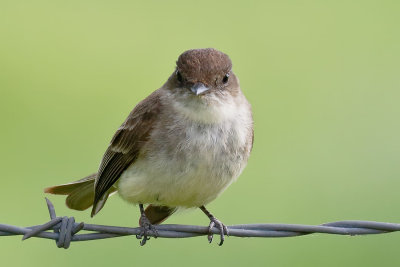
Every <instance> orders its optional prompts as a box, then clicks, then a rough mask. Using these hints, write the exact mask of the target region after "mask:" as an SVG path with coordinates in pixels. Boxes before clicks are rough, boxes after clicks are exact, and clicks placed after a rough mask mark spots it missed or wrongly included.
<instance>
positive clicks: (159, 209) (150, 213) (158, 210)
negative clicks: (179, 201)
mask: <svg viewBox="0 0 400 267" xmlns="http://www.w3.org/2000/svg"><path fill="white" fill-rule="evenodd" d="M175 211H176V208H170V207H166V206H155V205H149V206H147V208H146V209H145V211H144V213H145V214H146V217H147V219H149V221H150V223H151V224H160V223H162V222H163V221H165V220H166V219H167V218H168V217H169V216H171V215H172V214H173V213H174V212H175Z"/></svg>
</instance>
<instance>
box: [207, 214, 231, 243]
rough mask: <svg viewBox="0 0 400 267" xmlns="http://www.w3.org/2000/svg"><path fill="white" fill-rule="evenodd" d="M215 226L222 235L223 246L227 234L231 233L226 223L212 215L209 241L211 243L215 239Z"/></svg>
mask: <svg viewBox="0 0 400 267" xmlns="http://www.w3.org/2000/svg"><path fill="white" fill-rule="evenodd" d="M214 226H215V227H216V228H218V230H219V235H220V242H219V245H220V246H222V244H223V243H224V241H225V235H227V236H228V235H229V231H228V227H226V226H225V224H223V223H222V222H221V221H220V220H218V219H217V218H215V217H211V218H210V225H209V226H208V237H207V238H208V242H209V243H211V242H212V241H213V236H214V235H213V233H212V229H213V228H214Z"/></svg>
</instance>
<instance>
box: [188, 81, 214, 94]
mask: <svg viewBox="0 0 400 267" xmlns="http://www.w3.org/2000/svg"><path fill="white" fill-rule="evenodd" d="M208 90H210V88H208V87H207V86H205V85H204V84H203V83H195V84H194V85H193V86H192V87H191V88H190V91H192V92H193V93H194V94H195V95H199V94H201V93H204V92H206V91H208Z"/></svg>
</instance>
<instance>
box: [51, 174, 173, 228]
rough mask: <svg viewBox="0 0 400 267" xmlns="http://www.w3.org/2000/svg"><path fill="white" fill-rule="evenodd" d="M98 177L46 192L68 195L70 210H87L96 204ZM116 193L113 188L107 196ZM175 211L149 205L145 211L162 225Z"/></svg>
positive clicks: (52, 187)
mask: <svg viewBox="0 0 400 267" xmlns="http://www.w3.org/2000/svg"><path fill="white" fill-rule="evenodd" d="M96 177H97V173H94V174H92V175H89V176H87V177H85V178H83V179H80V180H78V181H75V182H72V183H68V184H61V185H56V186H51V187H47V188H45V189H44V192H45V193H50V194H55V195H67V199H66V200H65V203H66V204H67V207H68V208H70V209H74V210H86V209H88V208H90V207H91V206H92V205H93V202H94V183H95V180H96ZM115 191H117V188H115V187H111V188H110V190H109V192H107V193H108V194H106V196H107V197H108V195H109V194H111V193H113V192H115ZM107 197H105V199H104V200H102V203H99V204H100V205H101V206H102V205H104V204H105V201H106V200H107ZM175 211H176V208H170V207H166V206H157V205H149V206H147V208H146V210H145V214H146V217H147V218H148V219H149V221H150V223H151V224H160V223H162V222H163V221H165V220H166V219H167V218H168V217H169V216H171V215H172V214H173V213H174V212H175Z"/></svg>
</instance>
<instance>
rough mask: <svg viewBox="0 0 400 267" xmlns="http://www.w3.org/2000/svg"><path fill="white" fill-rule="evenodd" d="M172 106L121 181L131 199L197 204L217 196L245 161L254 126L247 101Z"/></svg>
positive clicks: (172, 204)
mask: <svg viewBox="0 0 400 267" xmlns="http://www.w3.org/2000/svg"><path fill="white" fill-rule="evenodd" d="M174 104H175V105H170V106H171V110H170V112H165V114H168V115H165V114H163V115H162V118H161V119H160V120H159V121H160V122H159V123H158V125H157V126H158V127H154V129H153V131H152V133H151V136H150V138H149V141H148V142H147V144H146V145H145V148H144V149H143V152H142V153H141V155H140V156H139V158H138V159H137V160H136V161H135V162H134V164H132V165H131V166H130V167H129V168H128V169H127V170H126V171H125V172H124V173H123V174H122V175H121V177H120V179H119V182H118V192H119V194H120V195H121V197H122V198H123V199H125V200H127V201H128V202H133V203H152V204H160V205H166V206H170V207H199V206H201V205H205V204H207V203H209V202H210V201H212V200H214V199H215V198H216V197H217V196H218V195H219V194H220V193H221V192H222V191H223V190H224V189H225V188H226V187H227V186H229V185H230V184H231V183H232V182H233V181H234V180H235V179H236V178H237V177H238V176H239V174H240V173H241V171H242V170H243V168H244V166H245V165H246V163H247V159H248V156H249V153H250V148H249V142H251V141H250V140H249V138H251V134H250V131H251V127H252V125H251V124H252V119H251V114H250V110H249V108H248V106H247V105H246V104H247V102H245V103H244V104H243V105H237V104H235V103H234V102H232V103H226V104H224V105H214V106H213V107H212V108H210V109H200V110H199V109H192V108H191V107H190V106H189V107H188V106H179V103H174Z"/></svg>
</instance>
